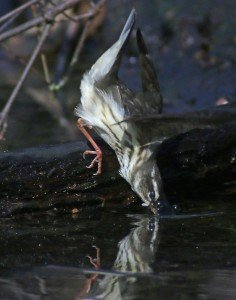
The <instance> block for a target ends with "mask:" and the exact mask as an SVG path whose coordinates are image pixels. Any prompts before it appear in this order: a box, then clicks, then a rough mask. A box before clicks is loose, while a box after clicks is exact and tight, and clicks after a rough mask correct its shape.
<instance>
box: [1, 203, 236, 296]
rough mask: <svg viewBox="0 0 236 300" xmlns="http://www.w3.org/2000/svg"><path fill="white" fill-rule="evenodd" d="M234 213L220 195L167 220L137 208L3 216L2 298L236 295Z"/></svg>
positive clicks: (185, 208)
mask: <svg viewBox="0 0 236 300" xmlns="http://www.w3.org/2000/svg"><path fill="white" fill-rule="evenodd" d="M195 201H196V200H195ZM234 211H235V204H234V203H233V202H231V201H229V200H227V201H224V199H222V200H220V199H216V200H215V205H214V201H212V202H210V203H208V204H207V203H206V202H204V201H198V202H195V203H194V202H193V201H192V202H191V205H189V202H188V201H186V202H185V203H184V202H182V206H181V207H180V208H179V211H178V213H177V215H175V216H161V217H160V218H155V217H153V216H152V215H150V214H148V213H147V212H146V211H145V210H144V209H142V208H140V207H139V206H133V207H128V208H120V207H113V208H109V207H104V208H100V209H99V208H98V209H86V210H84V211H80V212H79V213H78V214H70V213H69V212H67V213H65V212H64V213H63V212H61V213H59V212H51V213H40V214H25V215H23V216H21V217H15V218H9V219H7V218H6V219H2V220H1V221H0V226H1V235H0V242H1V254H0V255H1V258H0V268H1V276H0V298H1V299H82V298H86V299H96V298H99V297H100V299H235V296H236V288H235V284H234V283H235V279H236V264H235V263H236V255H235V254H236V250H235V249H236V248H235V243H236V238H235V212H234ZM94 246H96V247H98V248H99V249H100V260H101V265H100V267H99V269H98V270H97V268H96V264H95V266H93V265H92V264H91V262H90V260H89V259H88V257H87V255H90V256H91V257H93V258H96V249H95V248H94ZM95 263H96V261H95Z"/></svg>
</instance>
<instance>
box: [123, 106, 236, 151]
mask: <svg viewBox="0 0 236 300" xmlns="http://www.w3.org/2000/svg"><path fill="white" fill-rule="evenodd" d="M235 121H236V111H235V110H232V109H226V108H224V109H222V110H220V109H218V108H217V109H213V110H212V111H209V110H201V111H195V112H191V113H188V114H186V113H185V114H164V115H160V114H159V115H158V114H157V115H149V116H147V115H146V116H141V115H136V116H134V115H133V116H131V117H128V118H127V119H126V120H124V121H123V122H124V123H127V126H128V127H129V128H133V131H134V132H135V135H136V139H138V140H139V141H140V144H142V145H150V146H151V147H153V148H157V147H158V145H159V144H160V143H161V142H162V141H163V140H164V139H166V138H170V137H172V136H175V135H177V134H181V133H184V132H187V131H189V130H192V129H196V128H216V127H218V126H220V125H223V124H225V123H229V122H235Z"/></svg>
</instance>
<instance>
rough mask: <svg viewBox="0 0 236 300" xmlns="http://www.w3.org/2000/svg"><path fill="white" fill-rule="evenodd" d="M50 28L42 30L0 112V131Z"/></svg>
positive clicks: (49, 26)
mask: <svg viewBox="0 0 236 300" xmlns="http://www.w3.org/2000/svg"><path fill="white" fill-rule="evenodd" d="M51 26H52V25H51V24H47V25H45V27H44V29H43V32H42V35H41V37H40V39H39V41H38V44H37V45H36V47H35V49H34V52H33V53H32V55H31V57H30V59H29V61H28V63H27V65H26V67H25V69H24V71H23V73H22V75H21V77H20V79H19V81H18V83H17V85H16V86H15V88H14V90H13V91H12V93H11V96H10V98H9V99H8V101H7V103H6V105H5V106H4V108H3V110H2V112H1V116H0V129H1V128H3V127H4V126H5V125H4V124H6V120H7V116H8V114H9V111H10V109H11V106H12V104H13V102H14V100H15V99H16V96H17V94H18V93H19V91H20V89H21V87H22V85H23V83H24V81H25V79H26V77H27V75H28V73H29V71H30V69H31V67H32V65H33V63H34V61H35V59H36V57H37V56H38V54H39V52H40V49H41V48H42V46H43V44H44V42H45V40H46V38H47V36H48V33H49V30H50V28H51Z"/></svg>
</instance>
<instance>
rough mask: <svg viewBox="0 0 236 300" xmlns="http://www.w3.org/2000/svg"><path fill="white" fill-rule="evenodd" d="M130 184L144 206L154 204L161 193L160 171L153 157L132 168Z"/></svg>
mask: <svg viewBox="0 0 236 300" xmlns="http://www.w3.org/2000/svg"><path fill="white" fill-rule="evenodd" d="M132 173H133V174H132V175H133V176H132V177H131V180H130V184H131V187H132V189H133V191H134V192H136V193H137V194H138V195H139V196H140V198H141V199H142V200H143V202H144V204H143V205H144V206H149V205H155V204H156V203H158V200H159V198H160V197H161V196H162V194H163V189H162V180H161V176H160V171H159V169H158V167H157V164H156V162H155V160H154V159H149V160H148V161H145V162H144V163H143V164H142V165H140V166H138V167H137V168H134V170H133V172H132Z"/></svg>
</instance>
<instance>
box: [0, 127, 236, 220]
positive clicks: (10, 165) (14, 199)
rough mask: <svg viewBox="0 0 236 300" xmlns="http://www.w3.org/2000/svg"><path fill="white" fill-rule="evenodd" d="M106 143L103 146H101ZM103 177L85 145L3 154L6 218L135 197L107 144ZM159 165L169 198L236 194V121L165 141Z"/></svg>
mask: <svg viewBox="0 0 236 300" xmlns="http://www.w3.org/2000/svg"><path fill="white" fill-rule="evenodd" d="M101 142H102V141H100V144H101ZM102 148H103V151H104V163H103V166H104V169H103V174H102V175H101V176H94V175H93V173H94V172H95V170H94V169H93V170H91V169H87V168H86V165H87V164H88V162H89V159H86V160H84V159H83V157H82V153H83V151H84V150H86V149H88V145H87V144H86V143H83V142H73V143H64V144H60V145H54V146H47V147H40V148H29V149H23V150H19V151H14V152H5V153H1V154H0V216H8V215H11V214H14V213H22V212H23V211H37V210H49V209H67V210H68V209H70V210H71V209H72V208H75V207H77V208H80V207H88V206H92V207H95V206H96V205H101V204H102V203H104V200H113V201H115V202H117V201H121V202H124V201H127V199H129V198H132V199H133V197H135V195H134V193H133V192H132V191H131V189H130V187H129V185H128V184H127V183H126V182H125V181H124V180H123V179H122V178H121V177H120V176H119V174H118V172H117V171H118V168H119V165H118V162H117V159H116V156H115V154H114V152H113V151H112V150H111V149H110V148H108V147H107V146H105V144H104V143H103V145H102ZM157 163H158V165H159V167H160V171H161V174H162V178H163V181H164V186H165V191H166V193H167V195H168V194H173V193H176V192H178V193H183V194H189V193H191V196H193V194H196V195H197V194H198V192H199V191H202V192H204V193H206V192H207V193H213V194H214V193H218V192H219V191H221V192H226V193H228V194H231V195H232V194H235V193H236V122H231V123H228V124H225V125H223V126H221V127H220V128H217V129H193V130H191V131H188V132H186V133H183V134H180V135H177V136H175V137H172V138H170V139H167V140H165V141H164V142H163V143H162V144H161V146H160V149H159V151H158V153H157Z"/></svg>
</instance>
